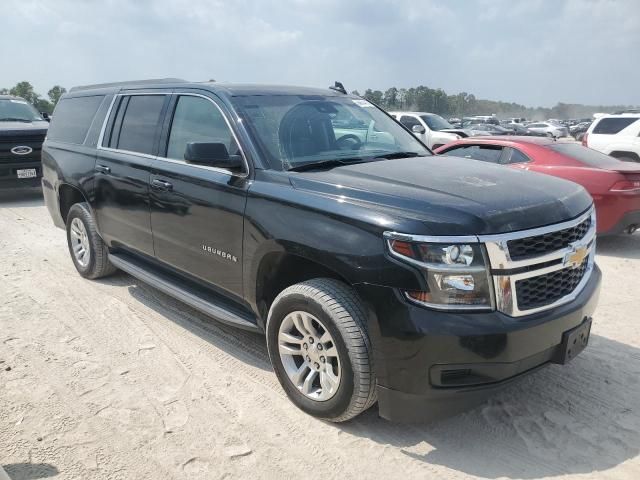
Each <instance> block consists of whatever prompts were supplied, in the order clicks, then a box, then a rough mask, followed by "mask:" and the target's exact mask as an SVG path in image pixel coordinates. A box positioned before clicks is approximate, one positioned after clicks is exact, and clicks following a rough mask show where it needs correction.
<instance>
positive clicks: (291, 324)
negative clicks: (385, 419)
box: [267, 278, 376, 422]
mask: <svg viewBox="0 0 640 480" xmlns="http://www.w3.org/2000/svg"><path fill="white" fill-rule="evenodd" d="M267 347H268V349H269V357H270V358H271V363H272V364H273V368H274V370H275V373H276V376H277V377H278V380H279V381H280V384H281V385H282V387H283V389H284V391H285V392H286V394H287V396H288V397H289V399H290V400H291V401H292V402H293V403H294V404H295V405H296V406H297V407H298V408H300V409H301V410H303V411H304V412H306V413H308V414H310V415H312V416H314V417H318V418H321V419H324V420H328V421H331V422H344V421H347V420H350V419H351V418H353V417H355V416H357V415H359V414H360V413H362V412H364V411H365V410H367V409H368V408H369V407H371V406H372V405H373V404H374V403H375V402H376V379H375V373H374V370H373V361H372V355H371V342H370V341H369V336H368V334H367V330H366V313H365V308H364V306H363V304H362V301H361V300H360V299H359V297H358V295H357V293H356V292H355V291H354V290H353V289H352V288H350V287H349V286H347V285H345V284H344V283H342V282H339V281H337V280H333V279H328V278H317V279H313V280H308V281H306V282H302V283H298V284H296V285H293V286H291V287H289V288H287V289H285V290H284V291H283V292H282V293H280V295H278V297H277V298H276V299H275V300H274V302H273V304H272V306H271V309H270V311H269V317H268V319H267ZM292 352H293V353H292ZM325 356H326V359H325ZM330 362H331V363H330ZM329 372H330V375H329ZM323 374H324V377H323ZM329 377H330V378H331V379H330V380H327V378H329Z"/></svg>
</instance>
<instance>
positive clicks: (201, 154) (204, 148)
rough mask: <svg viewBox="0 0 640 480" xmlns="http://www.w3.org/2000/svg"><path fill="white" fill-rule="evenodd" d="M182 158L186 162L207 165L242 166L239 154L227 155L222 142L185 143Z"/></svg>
mask: <svg viewBox="0 0 640 480" xmlns="http://www.w3.org/2000/svg"><path fill="white" fill-rule="evenodd" d="M184 159H185V160H186V161H187V162H188V163H194V164H196V165H206V166H209V167H217V168H228V169H236V168H240V167H242V157H241V156H240V155H229V152H228V151H227V147H226V146H225V144H224V143H208V142H191V143H187V148H186V149H185V152H184Z"/></svg>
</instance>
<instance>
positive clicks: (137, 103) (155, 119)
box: [112, 95, 166, 155]
mask: <svg viewBox="0 0 640 480" xmlns="http://www.w3.org/2000/svg"><path fill="white" fill-rule="evenodd" d="M165 99H166V95H131V96H130V97H129V101H128V103H127V104H126V110H125V111H124V115H123V116H122V117H121V118H122V120H121V122H122V124H121V125H120V135H119V137H118V138H117V141H116V142H117V143H116V147H115V148H117V149H118V150H127V151H129V152H136V153H144V154H147V155H154V154H155V144H156V138H157V135H158V131H159V126H160V120H161V117H162V108H163V106H164V102H165ZM123 101H124V99H123ZM123 106H124V104H123V103H121V108H122V107H123ZM118 123H119V122H118V119H117V118H116V127H117V125H118ZM112 138H113V137H112Z"/></svg>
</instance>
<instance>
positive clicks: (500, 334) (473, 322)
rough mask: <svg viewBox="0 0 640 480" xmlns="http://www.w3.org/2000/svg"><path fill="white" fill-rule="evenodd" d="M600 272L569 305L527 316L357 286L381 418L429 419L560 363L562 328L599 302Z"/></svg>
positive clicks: (570, 326) (588, 313)
mask: <svg viewBox="0 0 640 480" xmlns="http://www.w3.org/2000/svg"><path fill="white" fill-rule="evenodd" d="M600 281H601V273H600V270H599V269H598V267H597V266H594V269H593V272H592V274H591V278H590V279H589V281H588V283H587V284H586V286H585V288H584V289H583V290H582V291H581V292H580V294H579V295H578V296H577V297H576V298H575V300H573V301H572V302H570V303H567V304H564V305H561V306H558V307H556V308H553V309H551V310H547V311H544V312H540V313H537V314H533V315H529V316H523V317H517V318H515V317H509V316H507V315H504V314H502V313H499V312H489V313H457V312H436V311H431V310H427V309H424V308H420V307H417V306H414V305H412V304H409V303H408V302H406V301H405V300H404V299H402V297H401V296H400V295H399V294H398V293H397V291H395V290H394V289H391V288H387V287H379V286H372V285H360V286H359V287H358V291H359V293H360V295H361V296H362V298H363V299H364V300H365V301H366V302H367V304H368V305H369V309H370V311H369V319H370V320H369V321H370V324H369V333H370V336H371V341H372V344H373V353H374V364H375V368H376V375H377V379H378V387H377V389H378V405H379V412H380V416H381V417H383V418H386V419H388V420H392V421H399V422H416V421H431V420H436V419H440V418H443V417H446V416H450V415H453V414H455V413H458V412H460V411H463V410H466V409H469V408H471V407H473V406H475V405H477V404H478V403H481V402H482V401H483V400H485V399H486V398H487V397H489V396H491V395H492V394H494V393H495V392H496V391H498V390H500V389H501V388H503V387H505V386H506V385H508V384H509V383H511V382H513V381H514V380H516V379H518V378H520V377H522V376H523V375H524V374H526V373H530V372H533V371H535V370H536V369H539V368H541V367H543V366H545V365H547V364H549V363H554V362H555V363H560V359H561V355H562V353H563V352H562V347H561V343H562V338H563V334H564V333H565V332H567V331H568V330H571V329H573V328H575V327H577V326H578V325H580V324H582V323H583V322H584V321H585V319H588V318H591V316H592V315H593V312H594V310H595V308H596V304H597V300H598V293H599V289H600Z"/></svg>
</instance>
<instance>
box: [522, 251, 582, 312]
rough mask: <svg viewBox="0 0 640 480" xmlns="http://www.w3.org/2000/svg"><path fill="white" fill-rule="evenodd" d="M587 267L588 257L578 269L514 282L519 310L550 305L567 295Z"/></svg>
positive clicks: (566, 269) (573, 288)
mask: <svg viewBox="0 0 640 480" xmlns="http://www.w3.org/2000/svg"><path fill="white" fill-rule="evenodd" d="M588 267H589V257H587V258H585V259H584V261H583V262H582V264H581V265H580V266H579V267H578V268H564V269H562V270H556V271H555V272H551V273H547V274H546V275H540V276H537V277H531V278H525V279H522V280H518V281H516V298H517V300H518V308H519V309H520V310H531V309H532V308H538V307H544V306H545V305H550V304H552V303H554V302H556V301H558V300H560V299H561V298H563V297H565V296H567V295H569V294H570V293H571V292H573V291H574V290H575V289H576V287H577V286H578V285H579V284H580V281H581V280H582V278H583V277H584V275H585V273H586V272H587V269H588Z"/></svg>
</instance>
